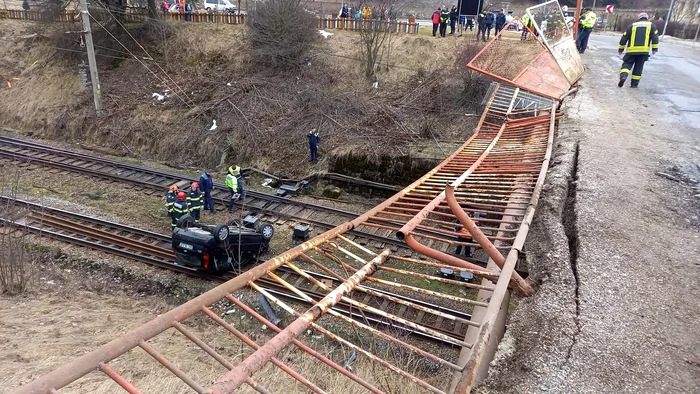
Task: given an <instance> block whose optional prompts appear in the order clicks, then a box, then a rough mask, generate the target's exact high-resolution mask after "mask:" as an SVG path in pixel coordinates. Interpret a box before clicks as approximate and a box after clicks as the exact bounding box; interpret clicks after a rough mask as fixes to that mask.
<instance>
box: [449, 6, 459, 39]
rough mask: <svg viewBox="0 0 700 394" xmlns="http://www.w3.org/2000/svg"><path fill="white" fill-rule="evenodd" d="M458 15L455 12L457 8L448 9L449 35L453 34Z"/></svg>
mask: <svg viewBox="0 0 700 394" xmlns="http://www.w3.org/2000/svg"><path fill="white" fill-rule="evenodd" d="M458 17H459V13H458V12H457V6H456V5H453V6H452V9H450V34H451V35H452V34H455V24H456V23H457V18H458Z"/></svg>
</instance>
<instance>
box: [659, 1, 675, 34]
mask: <svg viewBox="0 0 700 394" xmlns="http://www.w3.org/2000/svg"><path fill="white" fill-rule="evenodd" d="M675 2H676V0H671V6H670V7H668V14H666V20H665V21H664V31H663V32H661V41H663V40H664V36H665V35H666V28H667V27H668V20H669V19H671V10H673V3H675Z"/></svg>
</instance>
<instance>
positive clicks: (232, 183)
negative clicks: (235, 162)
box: [226, 166, 240, 212]
mask: <svg viewBox="0 0 700 394" xmlns="http://www.w3.org/2000/svg"><path fill="white" fill-rule="evenodd" d="M226 187H228V191H229V193H231V197H230V199H229V201H228V207H227V208H228V211H229V212H232V211H233V203H234V202H235V201H236V200H238V197H240V194H238V179H237V178H236V169H235V168H234V167H233V166H230V167H229V168H228V174H226Z"/></svg>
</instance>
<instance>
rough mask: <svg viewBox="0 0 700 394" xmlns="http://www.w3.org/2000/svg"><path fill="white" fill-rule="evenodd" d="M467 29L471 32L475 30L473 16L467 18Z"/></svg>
mask: <svg viewBox="0 0 700 394" xmlns="http://www.w3.org/2000/svg"><path fill="white" fill-rule="evenodd" d="M467 28H468V29H469V31H472V30H474V17H473V16H468V17H467Z"/></svg>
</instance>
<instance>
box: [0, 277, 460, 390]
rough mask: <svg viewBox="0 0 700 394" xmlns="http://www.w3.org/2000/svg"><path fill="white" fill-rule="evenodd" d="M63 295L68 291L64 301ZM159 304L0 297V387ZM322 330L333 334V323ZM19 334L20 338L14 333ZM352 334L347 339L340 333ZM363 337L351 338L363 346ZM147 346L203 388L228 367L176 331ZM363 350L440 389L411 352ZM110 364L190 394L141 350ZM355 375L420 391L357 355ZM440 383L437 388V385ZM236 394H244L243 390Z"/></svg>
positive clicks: (213, 333) (299, 366) (239, 350)
mask: <svg viewBox="0 0 700 394" xmlns="http://www.w3.org/2000/svg"><path fill="white" fill-rule="evenodd" d="M64 292H70V294H71V297H66V296H65V295H66V294H65V293H64ZM243 294H245V295H244V301H245V302H246V303H248V304H250V305H257V303H256V302H255V301H252V300H254V298H253V297H252V295H250V294H248V293H247V292H244V293H243ZM164 308H165V305H163V304H162V302H161V301H160V300H159V299H157V298H151V297H146V298H142V299H140V300H134V299H132V298H129V297H124V296H122V295H119V294H114V295H105V294H102V295H96V294H94V293H90V292H85V291H79V290H74V289H70V290H69V289H64V290H58V291H56V292H52V291H46V292H44V293H43V294H38V295H35V296H33V297H31V298H21V299H18V298H8V297H4V296H0V328H2V330H0V341H2V344H0V354H2V355H3V356H2V360H3V362H2V363H0V376H2V377H1V378H0V385H2V387H8V388H12V387H16V386H19V385H22V384H26V383H27V382H29V381H31V380H33V379H35V378H37V377H38V376H40V375H42V374H44V373H46V372H49V371H51V370H53V369H54V368H55V367H56V366H57V365H60V364H62V363H65V362H68V361H70V360H73V359H75V358H76V357H78V356H80V355H82V354H84V353H85V352H87V351H89V350H92V349H94V348H96V347H97V346H99V345H101V344H103V343H105V342H107V341H108V340H111V339H112V338H114V337H116V336H118V335H120V334H123V333H125V332H127V331H128V330H129V329H132V328H134V327H136V326H137V325H139V324H142V323H144V322H146V321H148V320H150V319H152V318H154V317H155V315H156V314H157V313H160V312H159V311H163V310H164ZM226 320H227V321H228V322H229V323H231V324H233V325H234V326H235V327H236V328H237V329H239V330H241V331H243V332H245V333H247V334H248V335H249V336H250V337H251V339H253V340H254V341H256V342H258V343H263V342H265V341H266V340H268V339H270V338H271V336H272V333H271V332H270V330H263V329H262V328H261V324H260V323H259V322H257V321H254V320H252V319H251V317H250V316H247V315H241V314H239V313H234V314H232V315H227V316H226ZM185 325H186V326H187V328H188V329H189V330H190V331H192V332H193V333H195V334H196V335H197V336H198V337H200V338H201V339H202V340H204V341H205V342H206V343H207V344H209V345H210V346H211V347H212V348H214V349H216V351H217V352H219V353H220V354H221V355H222V356H224V357H225V358H227V359H228V360H229V361H230V362H233V363H236V362H239V361H241V360H242V359H244V358H245V357H246V356H248V355H249V354H251V353H252V350H251V349H250V348H249V347H247V346H246V345H244V344H243V343H242V342H240V341H239V340H237V339H236V338H235V337H233V336H232V335H230V334H229V333H227V332H226V331H225V330H224V329H223V328H222V327H220V326H218V325H216V324H214V323H211V322H208V321H204V320H203V319H202V318H201V317H194V318H191V319H189V320H188V321H187V323H185ZM322 325H324V326H325V327H327V328H329V329H331V330H332V331H336V332H338V331H339V330H341V329H339V328H338V327H337V326H336V325H335V324H334V323H333V322H332V321H323V322H322ZM18 332H21V333H22V335H16V333H18ZM343 335H344V336H346V338H347V337H351V336H350V335H347V334H343ZM300 340H301V341H302V342H304V343H306V344H307V345H309V346H312V347H313V348H314V349H316V350H318V351H319V352H321V353H322V354H324V355H326V356H327V357H329V358H331V359H332V360H334V361H335V362H337V363H340V364H342V363H343V361H344V360H346V359H347V358H348V357H349V355H350V351H349V350H348V349H344V348H342V347H340V346H339V345H338V344H337V343H335V342H333V341H331V340H329V339H326V338H323V337H321V335H320V334H319V333H316V332H308V333H306V334H303V335H302V336H301V337H300ZM368 340H370V341H371V339H370V338H369V337H367V336H364V338H363V339H358V338H356V339H355V340H354V341H355V342H356V343H357V342H358V341H365V342H364V344H365V345H367V341H368ZM149 344H150V345H151V346H152V347H153V348H155V349H156V350H157V351H158V352H160V353H161V354H162V355H163V356H164V357H165V358H166V359H168V360H170V361H173V362H175V364H176V365H177V366H178V368H180V369H181V370H183V371H184V372H185V373H187V374H188V375H189V376H191V377H192V378H193V379H195V380H196V381H198V382H199V383H200V384H202V385H203V386H205V387H207V386H208V385H210V384H212V383H213V382H215V381H216V380H217V379H218V378H220V377H221V376H222V375H223V374H224V373H225V372H226V369H225V368H224V367H223V366H221V365H220V364H218V363H217V362H216V361H215V360H213V359H212V358H211V357H209V356H208V355H207V354H206V353H205V352H204V351H202V350H201V349H199V348H198V347H196V346H195V345H194V344H192V343H190V342H189V341H188V340H187V339H186V338H185V337H184V336H182V334H180V333H179V332H177V331H176V330H174V329H170V330H168V331H166V332H165V333H163V334H161V335H159V336H157V337H156V338H155V339H153V340H150V341H149ZM369 348H371V349H372V351H374V352H376V353H377V354H378V355H380V356H382V357H383V358H384V359H386V360H388V361H389V362H391V363H393V364H395V365H397V366H399V367H401V368H404V369H405V370H406V371H407V372H410V373H414V374H416V375H417V376H420V377H422V378H424V379H426V380H427V381H429V382H431V383H432V384H434V385H437V386H438V387H441V386H442V385H443V384H444V382H445V381H449V380H447V379H446V378H447V377H448V375H447V374H446V373H445V372H444V371H438V370H436V369H434V368H430V367H427V366H426V365H425V364H423V363H419V362H417V361H418V360H417V359H416V358H414V357H411V356H410V355H407V354H404V353H401V352H395V351H394V350H393V349H391V348H389V347H386V346H385V345H382V343H381V342H380V341H377V342H376V343H375V344H374V345H370V346H369ZM278 359H280V360H282V361H283V362H285V363H286V364H287V365H288V366H290V367H291V368H292V369H294V370H295V371H297V372H299V373H301V374H303V375H304V376H306V377H308V378H309V379H311V380H312V381H313V382H315V383H316V384H317V385H319V386H320V387H321V388H322V389H324V390H326V391H328V392H329V393H364V392H366V390H365V389H363V388H362V387H361V386H359V385H357V384H354V383H352V382H350V381H348V380H347V379H346V378H344V377H342V376H341V375H340V374H338V373H337V372H336V371H334V370H332V369H331V368H330V367H328V366H326V365H325V364H323V363H321V362H319V361H318V360H316V359H315V358H313V357H311V356H309V355H308V354H306V353H304V352H302V351H300V350H299V349H297V348H296V347H293V346H292V347H288V348H287V349H285V350H284V351H282V352H281V353H280V354H279V356H278ZM110 365H111V366H112V367H113V368H114V369H116V370H117V371H120V372H121V373H123V376H124V377H126V378H127V379H128V380H130V381H131V382H132V383H134V384H135V385H136V386H137V387H138V388H140V389H141V391H142V392H148V393H189V392H191V389H189V388H188V387H187V386H186V385H184V384H183V383H182V382H180V381H179V380H178V379H177V378H175V377H174V376H173V375H172V374H171V373H170V372H168V371H167V370H165V368H163V367H162V366H160V365H159V364H158V363H157V362H155V361H154V360H153V359H152V358H151V357H150V356H148V355H147V354H146V353H145V352H144V351H142V350H141V349H138V348H137V349H134V350H131V351H129V352H127V353H126V354H125V355H123V356H120V357H119V358H117V359H116V360H114V361H112V362H111V363H110ZM352 368H353V371H354V372H355V373H356V374H357V375H358V376H361V377H362V378H363V379H366V380H367V381H369V382H372V383H373V384H375V385H376V386H377V387H379V388H380V389H382V390H384V391H385V392H388V393H408V394H411V393H419V392H423V391H422V390H421V389H419V388H418V387H417V386H414V385H411V384H409V383H407V381H406V380H405V379H402V378H400V377H398V376H397V375H396V374H394V373H392V372H390V371H388V370H386V369H385V368H383V367H381V366H378V365H375V364H373V363H372V362H371V361H369V360H368V359H367V358H365V357H364V356H362V355H358V356H357V360H356V361H355V362H354V363H353V364H352ZM256 379H257V380H258V382H259V383H261V384H263V385H264V386H266V387H267V388H268V389H270V390H271V391H272V392H280V393H282V392H283V393H306V392H308V389H306V388H305V387H304V386H303V385H301V384H300V383H298V382H296V381H295V380H294V379H292V378H291V377H289V376H288V375H287V374H286V373H284V372H282V371H281V370H279V369H277V368H275V367H273V366H271V365H269V366H267V367H265V368H264V369H263V370H262V371H260V372H258V374H257V375H256ZM441 382H443V383H441ZM120 390H121V389H120V388H119V387H118V386H117V385H116V384H114V383H113V382H111V381H110V380H109V379H107V378H106V377H104V376H102V375H101V374H100V373H97V372H93V373H90V374H88V375H87V376H86V377H84V378H82V379H80V380H78V381H76V382H75V383H73V384H71V385H69V386H68V387H66V388H64V389H62V390H61V392H62V393H84V392H92V393H105V394H106V393H115V394H116V393H120V392H122V391H120ZM242 392H250V391H248V390H246V389H244V390H242Z"/></svg>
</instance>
